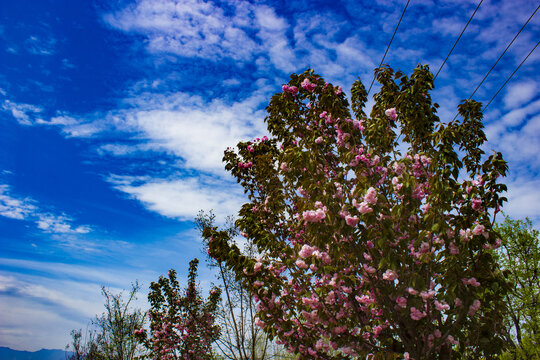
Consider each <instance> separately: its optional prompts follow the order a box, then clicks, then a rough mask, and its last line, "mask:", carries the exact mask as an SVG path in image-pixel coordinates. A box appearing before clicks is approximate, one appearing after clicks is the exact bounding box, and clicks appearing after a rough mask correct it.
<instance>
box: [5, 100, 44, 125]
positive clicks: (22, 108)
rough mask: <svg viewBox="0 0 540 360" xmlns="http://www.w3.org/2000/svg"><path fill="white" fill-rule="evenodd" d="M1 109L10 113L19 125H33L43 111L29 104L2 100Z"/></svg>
mask: <svg viewBox="0 0 540 360" xmlns="http://www.w3.org/2000/svg"><path fill="white" fill-rule="evenodd" d="M2 109H3V110H4V111H7V112H10V113H11V115H12V116H13V117H14V118H15V120H17V122H18V123H19V124H21V125H33V124H35V123H36V122H37V121H39V120H40V119H39V118H36V117H37V116H38V115H39V114H40V113H41V112H42V111H43V109H42V108H41V107H38V106H34V105H30V104H18V103H14V102H11V101H9V100H4V103H3V104H2Z"/></svg>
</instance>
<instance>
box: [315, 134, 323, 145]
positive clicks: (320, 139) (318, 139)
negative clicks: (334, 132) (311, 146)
mask: <svg viewBox="0 0 540 360" xmlns="http://www.w3.org/2000/svg"><path fill="white" fill-rule="evenodd" d="M322 142H323V138H322V136H319V137H318V138H316V139H315V144H320V143H322Z"/></svg>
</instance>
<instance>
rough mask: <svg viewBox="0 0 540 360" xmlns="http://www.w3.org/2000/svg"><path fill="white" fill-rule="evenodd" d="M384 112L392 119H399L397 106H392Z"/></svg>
mask: <svg viewBox="0 0 540 360" xmlns="http://www.w3.org/2000/svg"><path fill="white" fill-rule="evenodd" d="M384 113H385V114H386V116H388V118H389V119H390V120H392V121H395V120H396V119H397V113H396V108H390V109H388V110H386V111H385V112H384Z"/></svg>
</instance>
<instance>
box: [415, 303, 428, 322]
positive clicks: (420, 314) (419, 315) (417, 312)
mask: <svg viewBox="0 0 540 360" xmlns="http://www.w3.org/2000/svg"><path fill="white" fill-rule="evenodd" d="M426 315H427V314H426V313H425V312H421V311H420V310H418V309H417V308H415V307H414V306H413V307H411V319H413V320H416V321H418V320H420V319H422V318H423V317H425V316H426Z"/></svg>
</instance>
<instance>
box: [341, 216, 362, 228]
mask: <svg viewBox="0 0 540 360" xmlns="http://www.w3.org/2000/svg"><path fill="white" fill-rule="evenodd" d="M359 221H360V219H359V218H358V216H350V215H347V216H345V222H346V223H347V225H349V226H356V225H357V224H358V222H359Z"/></svg>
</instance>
